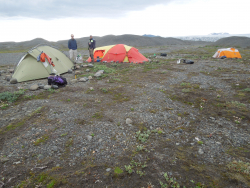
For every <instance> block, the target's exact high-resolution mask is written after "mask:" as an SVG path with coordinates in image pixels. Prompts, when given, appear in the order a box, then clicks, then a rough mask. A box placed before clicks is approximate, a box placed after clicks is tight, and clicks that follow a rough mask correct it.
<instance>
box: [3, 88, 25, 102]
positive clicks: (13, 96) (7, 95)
mask: <svg viewBox="0 0 250 188" xmlns="http://www.w3.org/2000/svg"><path fill="white" fill-rule="evenodd" d="M23 94H24V90H19V91H16V92H13V93H11V92H8V91H6V92H3V93H0V102H1V101H7V102H9V103H13V102H15V101H16V100H17V99H18V98H19V97H20V96H21V95H23Z"/></svg>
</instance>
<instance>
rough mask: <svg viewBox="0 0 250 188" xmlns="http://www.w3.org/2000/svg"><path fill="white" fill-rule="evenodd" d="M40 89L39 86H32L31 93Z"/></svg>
mask: <svg viewBox="0 0 250 188" xmlns="http://www.w3.org/2000/svg"><path fill="white" fill-rule="evenodd" d="M38 88H39V86H38V84H33V85H32V86H30V91H35V90H37V89H38Z"/></svg>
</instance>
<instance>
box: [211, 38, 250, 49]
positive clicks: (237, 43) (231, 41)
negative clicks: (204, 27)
mask: <svg viewBox="0 0 250 188" xmlns="http://www.w3.org/2000/svg"><path fill="white" fill-rule="evenodd" d="M212 45H214V46H225V47H242V48H246V47H250V38H248V37H226V38H222V39H219V40H217V41H216V42H215V43H213V44H212Z"/></svg>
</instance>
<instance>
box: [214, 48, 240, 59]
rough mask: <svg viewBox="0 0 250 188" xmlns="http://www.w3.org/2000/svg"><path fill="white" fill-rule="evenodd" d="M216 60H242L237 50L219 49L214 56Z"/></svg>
mask: <svg viewBox="0 0 250 188" xmlns="http://www.w3.org/2000/svg"><path fill="white" fill-rule="evenodd" d="M213 57H214V58H221V57H226V58H241V55H240V52H239V51H238V50H237V49H235V48H224V49H219V50H217V52H216V53H215V54H214V55H213Z"/></svg>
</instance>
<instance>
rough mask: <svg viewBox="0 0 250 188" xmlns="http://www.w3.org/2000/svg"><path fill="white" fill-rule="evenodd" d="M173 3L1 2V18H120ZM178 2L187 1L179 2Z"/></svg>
mask: <svg viewBox="0 0 250 188" xmlns="http://www.w3.org/2000/svg"><path fill="white" fill-rule="evenodd" d="M173 1H175V2H176V0H126V1H122V0H92V1H86V0H85V1H84V0H75V1H70V0H0V17H19V16H20V17H30V18H39V19H56V18H64V17H109V18H113V17H120V16H123V15H124V14H126V13H127V12H129V11H137V10H143V9H145V8H147V7H149V6H152V5H157V4H167V3H170V2H173ZM178 1H179V2H182V1H188V0H178Z"/></svg>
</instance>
